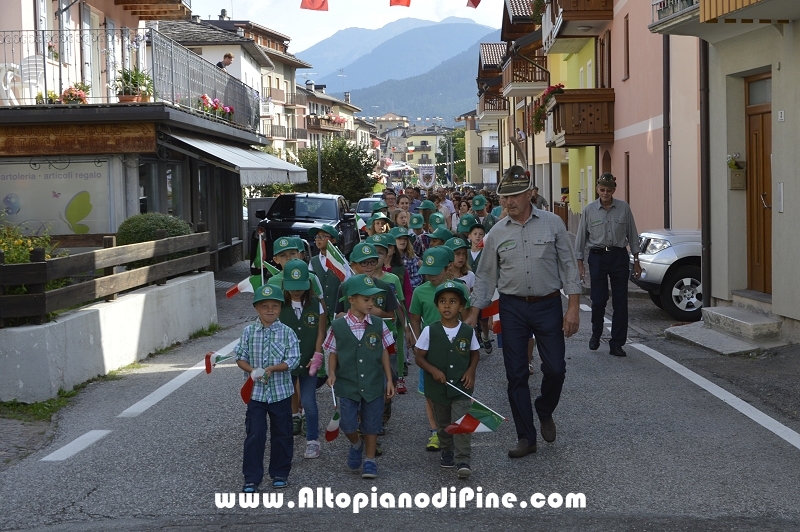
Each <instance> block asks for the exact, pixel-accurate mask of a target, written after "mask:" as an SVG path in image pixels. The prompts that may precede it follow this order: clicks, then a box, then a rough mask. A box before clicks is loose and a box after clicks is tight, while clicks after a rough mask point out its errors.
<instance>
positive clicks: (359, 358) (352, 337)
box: [322, 274, 394, 478]
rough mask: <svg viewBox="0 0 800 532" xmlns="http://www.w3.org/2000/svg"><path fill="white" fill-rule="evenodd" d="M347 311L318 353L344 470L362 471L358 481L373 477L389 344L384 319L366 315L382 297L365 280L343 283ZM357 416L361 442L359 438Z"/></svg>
mask: <svg viewBox="0 0 800 532" xmlns="http://www.w3.org/2000/svg"><path fill="white" fill-rule="evenodd" d="M342 289H343V290H344V293H345V296H346V297H347V300H348V301H349V303H350V309H349V310H348V311H347V313H346V314H345V315H344V316H343V317H341V318H337V319H335V320H333V323H332V324H331V328H330V330H329V331H328V335H327V337H326V338H325V342H324V343H323V344H322V348H323V349H324V350H325V352H326V353H327V354H328V385H329V386H331V387H334V386H336V391H337V392H338V393H339V414H340V422H339V423H340V427H341V429H342V432H344V434H345V436H346V437H347V439H348V440H350V444H351V446H350V450H349V452H348V455H347V467H349V468H350V469H352V470H354V471H355V470H358V469H360V468H362V457H363V455H364V454H365V453H364V450H365V449H364V448H365V447H366V455H367V458H366V460H364V461H363V469H362V472H361V477H362V478H376V477H377V476H378V466H377V464H376V463H375V451H376V447H377V442H378V432H379V431H380V430H381V424H382V416H383V404H384V398H387V399H391V398H392V397H393V396H394V384H392V368H391V366H390V364H389V352H388V351H387V348H388V347H389V346H390V345H391V344H392V342H393V341H394V340H393V339H392V333H391V332H389V329H388V328H387V327H386V324H385V323H384V322H383V320H379V319H374V318H373V317H372V316H371V315H370V311H371V310H372V307H373V306H374V304H375V303H374V298H375V296H376V295H378V294H380V293H382V292H383V290H381V289H380V288H378V287H377V286H376V285H375V281H373V280H372V278H371V277H369V276H368V275H363V274H359V275H354V276H352V277H350V278H349V279H348V280H347V281H345V282H344V283H342ZM359 417H360V420H361V432H362V433H363V435H364V440H363V442H362V441H361V438H360V437H359V434H358V429H359Z"/></svg>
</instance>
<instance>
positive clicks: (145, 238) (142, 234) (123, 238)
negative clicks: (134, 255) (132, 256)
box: [117, 212, 195, 270]
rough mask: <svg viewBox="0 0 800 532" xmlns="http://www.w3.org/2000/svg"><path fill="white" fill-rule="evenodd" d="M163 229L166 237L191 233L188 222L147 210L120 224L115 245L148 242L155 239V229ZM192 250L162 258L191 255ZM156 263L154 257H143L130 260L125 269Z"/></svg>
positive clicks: (170, 258)
mask: <svg viewBox="0 0 800 532" xmlns="http://www.w3.org/2000/svg"><path fill="white" fill-rule="evenodd" d="M159 229H164V230H165V231H166V232H167V237H171V236H182V235H191V234H192V227H191V226H190V225H189V223H188V222H185V221H183V220H181V219H180V218H176V217H175V216H170V215H168V214H161V213H160V212H148V213H145V214H136V215H134V216H131V217H130V218H128V219H127V220H125V221H124V222H122V224H120V226H119V229H118V230H117V245H118V246H125V245H128V244H138V243H139V242H150V241H152V240H155V239H156V231H157V230H159ZM194 253H195V251H194V250H187V251H181V252H180V253H173V254H171V255H167V256H166V257H164V260H172V259H178V258H180V257H186V256H187V255H193V254H194ZM151 264H156V259H154V258H153V259H145V260H139V261H135V262H132V263H130V264H128V265H127V269H129V270H132V269H134V268H142V267H144V266H150V265H151Z"/></svg>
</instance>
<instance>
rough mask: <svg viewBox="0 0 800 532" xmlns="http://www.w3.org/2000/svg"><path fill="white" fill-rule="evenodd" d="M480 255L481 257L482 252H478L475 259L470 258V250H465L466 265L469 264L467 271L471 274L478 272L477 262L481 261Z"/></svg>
mask: <svg viewBox="0 0 800 532" xmlns="http://www.w3.org/2000/svg"><path fill="white" fill-rule="evenodd" d="M481 255H483V251H482V250H481V251H479V252H478V254H477V255H476V256H475V258H474V259H473V258H472V250H471V249H468V250H467V264H469V269H470V270H472V271H473V272H476V271H478V261H479V260H481Z"/></svg>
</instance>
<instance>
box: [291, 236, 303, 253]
mask: <svg viewBox="0 0 800 532" xmlns="http://www.w3.org/2000/svg"><path fill="white" fill-rule="evenodd" d="M293 240H294V245H295V246H297V251H299V252H300V253H305V251H306V242H305V240H303V239H302V238H300V237H299V236H295V237H293Z"/></svg>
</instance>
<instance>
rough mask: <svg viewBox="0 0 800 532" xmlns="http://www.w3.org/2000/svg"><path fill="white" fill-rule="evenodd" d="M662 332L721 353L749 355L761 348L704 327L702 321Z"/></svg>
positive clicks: (670, 336)
mask: <svg viewBox="0 0 800 532" xmlns="http://www.w3.org/2000/svg"><path fill="white" fill-rule="evenodd" d="M664 333H665V334H666V335H667V338H674V339H678V340H684V341H686V342H689V343H691V344H694V345H699V346H700V347H705V348H706V349H710V350H712V351H715V352H717V353H719V354H721V355H729V356H734V355H749V354H753V353H758V352H760V351H761V350H762V349H761V348H760V347H759V346H758V345H756V344H755V343H752V342H748V341H746V340H742V339H739V338H735V337H733V336H731V335H729V334H725V333H723V332H720V331H716V330H714V329H711V328H710V327H706V326H705V325H704V324H703V322H702V321H698V322H695V323H692V324H689V325H679V326H677V327H670V328H669V329H667V330H666V331H664Z"/></svg>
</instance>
